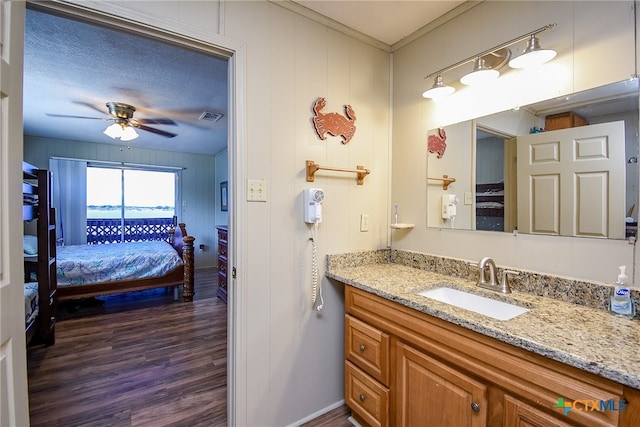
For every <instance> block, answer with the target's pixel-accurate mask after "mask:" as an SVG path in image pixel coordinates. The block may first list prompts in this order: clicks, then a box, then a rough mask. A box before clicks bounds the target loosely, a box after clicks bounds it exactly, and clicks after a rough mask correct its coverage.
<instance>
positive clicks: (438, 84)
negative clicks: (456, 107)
mask: <svg viewBox="0 0 640 427" xmlns="http://www.w3.org/2000/svg"><path fill="white" fill-rule="evenodd" d="M455 91H456V89H455V88H454V87H452V86H447V85H445V84H444V82H443V81H442V75H440V74H438V75H437V76H436V78H435V81H434V83H433V86H431V88H430V89H427V90H425V91H424V92H423V93H422V96H423V97H424V98H432V99H435V98H441V97H443V96H448V95H451V94H452V93H453V92H455Z"/></svg>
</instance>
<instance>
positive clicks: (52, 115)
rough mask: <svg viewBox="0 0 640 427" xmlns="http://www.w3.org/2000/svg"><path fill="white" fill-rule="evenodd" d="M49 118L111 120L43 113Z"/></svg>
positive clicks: (108, 118)
mask: <svg viewBox="0 0 640 427" xmlns="http://www.w3.org/2000/svg"><path fill="white" fill-rule="evenodd" d="M45 114H46V115H47V116H49V117H64V118H67V119H92V120H105V121H106V120H113V119H112V118H110V117H87V116H69V115H66V114H53V113H45Z"/></svg>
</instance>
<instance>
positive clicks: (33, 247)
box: [23, 234, 38, 255]
mask: <svg viewBox="0 0 640 427" xmlns="http://www.w3.org/2000/svg"><path fill="white" fill-rule="evenodd" d="M23 240H24V253H25V254H27V255H38V238H37V237H36V236H31V235H28V234H26V235H25V236H24V239H23Z"/></svg>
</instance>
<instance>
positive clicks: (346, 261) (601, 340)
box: [326, 249, 640, 389]
mask: <svg viewBox="0 0 640 427" xmlns="http://www.w3.org/2000/svg"><path fill="white" fill-rule="evenodd" d="M499 270H501V269H499ZM326 276H327V277H329V278H332V279H335V280H338V281H340V282H342V283H345V284H347V285H350V286H354V287H357V288H359V289H363V290H365V291H368V292H371V293H373V294H376V295H378V296H381V297H383V298H386V299H389V300H391V301H395V302H397V303H399V304H402V305H404V306H407V307H410V308H413V309H416V310H418V311H421V312H423V313H426V314H429V315H432V316H435V317H438V318H440V319H443V320H446V321H449V322H451V323H454V324H457V325H459V326H462V327H465V328H467V329H470V330H473V331H475V332H478V333H481V334H483V335H486V336H490V337H492V338H496V339H498V340H500V341H503V342H506V343H508V344H512V345H515V346H517V347H520V348H523V349H525V350H529V351H532V352H534V353H536V354H540V355H542V356H545V357H549V358H551V359H554V360H557V361H559V362H562V363H566V364H568V365H570V366H574V367H576V368H579V369H582V370H585V371H587V372H591V373H594V374H596V375H600V376H602V377H605V378H609V379H611V380H613V381H616V382H619V383H622V384H625V385H628V386H630V387H633V388H636V389H640V358H638V357H637V348H638V343H640V321H638V320H637V319H634V320H629V319H623V318H618V317H616V316H612V315H611V314H610V313H609V312H608V311H607V310H606V303H605V302H604V301H608V299H609V296H610V295H611V292H612V289H613V287H612V286H610V285H603V284H598V283H588V282H581V281H576V280H569V279H565V278H559V277H553V276H546V275H541V274H538V273H531V272H526V271H521V270H520V275H519V276H515V277H513V279H512V280H511V281H510V283H511V287H512V291H513V292H512V293H511V294H506V295H505V294H501V293H499V292H495V291H492V290H485V289H481V288H479V287H478V286H476V283H477V279H478V270H477V268H475V267H473V266H470V263H469V262H468V261H463V260H456V259H451V258H442V257H436V256H432V255H427V254H422V253H416V252H409V251H397V250H388V249H382V250H376V251H367V252H354V253H348V254H340V255H328V256H327V271H326ZM443 284H446V286H449V287H453V288H457V289H459V290H463V291H464V290H470V291H472V292H473V293H476V294H478V295H483V296H488V297H490V298H493V299H497V300H502V301H505V302H510V303H516V304H517V305H520V306H524V307H527V308H529V309H530V311H529V312H527V313H525V314H522V315H520V316H518V317H515V318H513V319H511V320H508V321H501V320H496V319H493V318H490V317H487V316H483V315H481V314H477V313H474V312H471V311H468V310H464V309H461V308H457V307H454V306H451V305H449V304H446V303H441V302H439V301H435V300H431V299H428V298H426V297H423V296H420V295H418V293H419V292H421V291H424V290H428V289H433V288H435V287H440V286H443ZM635 292H636V295H634V299H635V300H636V301H637V299H638V295H637V290H636V291H635ZM594 294H595V296H594ZM574 301H576V302H577V301H581V302H582V304H580V305H579V304H576V303H575V302H574ZM585 301H586V302H588V303H587V304H584V302H585Z"/></svg>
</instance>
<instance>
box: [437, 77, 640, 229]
mask: <svg viewBox="0 0 640 427" xmlns="http://www.w3.org/2000/svg"><path fill="white" fill-rule="evenodd" d="M639 99H640V98H639V86H638V79H629V80H624V81H621V82H617V83H612V84H609V85H605V86H602V87H598V88H594V89H590V90H587V91H584V92H579V93H574V94H571V95H565V96H562V97H559V98H554V99H549V100H547V101H543V102H538V103H535V104H531V105H528V106H521V107H519V108H515V109H513V110H509V111H503V112H500V113H496V114H492V115H489V116H485V117H479V118H476V119H474V120H469V121H466V122H461V123H456V124H453V125H449V126H446V127H445V128H444V129H434V130H430V131H429V132H428V135H429V136H431V135H437V136H442V135H445V136H446V141H445V142H446V146H447V148H446V150H447V151H446V152H445V154H444V155H442V156H440V157H438V153H429V154H428V159H427V162H428V165H427V171H428V177H429V181H428V186H427V191H428V194H427V207H428V210H427V225H428V226H429V227H437V228H455V229H465V230H484V231H497V232H509V233H511V232H513V231H514V230H517V231H518V232H519V233H533V234H545V235H562V236H582V237H594V238H610V239H624V238H627V237H630V236H632V235H633V236H635V234H636V229H637V219H638V209H639V205H638V196H639V190H638V181H639V175H638V155H639V154H638V146H639V139H638V116H639V110H638V101H639ZM443 130H444V132H443ZM554 168H556V169H554ZM558 168H559V169H558ZM443 175H448V176H449V177H452V178H455V182H454V183H452V184H450V185H449V186H448V187H447V188H446V189H445V188H444V186H443V185H442V181H439V180H438V178H441V177H442V176H443ZM452 198H453V200H454V203H455V209H454V212H455V215H451V210H450V209H449V210H448V212H449V213H447V214H445V213H444V211H443V204H445V203H451V200H452ZM445 200H446V202H445Z"/></svg>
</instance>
